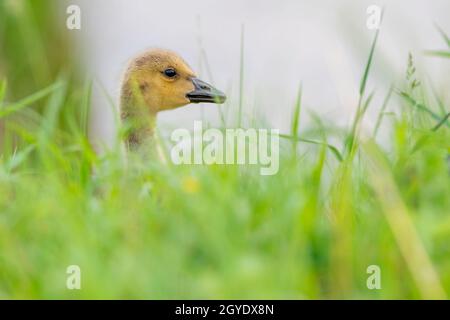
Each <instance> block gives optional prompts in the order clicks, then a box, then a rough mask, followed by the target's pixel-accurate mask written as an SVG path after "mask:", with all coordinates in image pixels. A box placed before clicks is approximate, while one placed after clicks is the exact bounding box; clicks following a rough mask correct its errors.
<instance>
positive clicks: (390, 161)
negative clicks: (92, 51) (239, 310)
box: [0, 1, 450, 299]
mask: <svg viewBox="0 0 450 320" xmlns="http://www.w3.org/2000/svg"><path fill="white" fill-rule="evenodd" d="M50 2H51V1H50ZM50 2H47V1H2V2H0V10H1V11H0V17H1V19H0V34H1V35H2V38H0V39H1V41H2V48H3V47H4V45H7V47H8V48H7V49H6V50H5V51H0V59H1V62H0V66H1V69H0V70H2V72H3V76H4V75H6V80H7V81H8V86H6V85H5V84H6V81H2V82H0V122H1V124H2V126H3V131H2V135H0V137H1V139H2V143H1V145H2V149H1V154H0V298H7V299H10V298H252V299H255V298H301V299H303V298H375V299H376V298H388V299H389V298H404V299H408V298H446V297H447V294H448V293H449V292H450V259H449V256H450V251H449V247H448V243H449V241H450V216H449V213H450V182H449V181H450V179H449V177H450V168H449V167H450V164H449V160H448V159H449V151H450V144H449V141H450V131H449V128H448V126H447V125H446V124H447V123H448V122H447V121H448V120H446V119H445V115H446V113H445V111H446V110H447V112H448V103H449V102H448V101H440V107H439V106H434V105H432V104H430V103H428V102H427V101H430V100H432V99H428V97H427V96H426V90H422V93H419V92H418V88H417V85H414V86H413V85H411V81H410V80H411V78H413V74H414V72H412V68H413V67H412V66H413V62H412V61H411V63H410V67H409V72H408V77H409V79H408V81H407V82H406V83H405V84H404V85H403V86H402V89H401V90H400V89H395V90H394V91H397V93H398V94H399V95H400V97H403V99H402V98H400V99H402V100H400V99H399V100H398V101H402V102H404V105H399V106H398V110H396V115H395V117H393V118H391V120H392V119H393V125H392V141H391V142H392V146H390V147H389V148H388V147H384V146H381V145H379V144H377V142H376V141H375V139H374V138H372V137H365V139H363V140H361V139H360V123H361V121H362V118H363V117H364V115H365V110H366V109H367V108H369V107H371V106H370V103H371V96H372V95H371V94H367V93H366V80H367V77H369V76H370V69H371V61H372V58H374V57H373V50H372V51H371V54H370V57H369V59H368V63H367V65H366V67H365V69H364V70H365V72H363V74H364V76H363V80H362V83H364V86H361V91H360V105H359V109H358V112H357V115H356V116H355V120H354V123H353V125H352V126H351V128H350V129H349V130H346V135H345V141H341V144H342V145H345V146H346V147H345V148H344V150H342V151H339V150H338V148H336V147H335V146H333V145H331V144H329V143H327V142H326V141H327V140H331V139H330V138H335V139H337V137H333V136H332V133H331V132H329V131H328V130H327V129H326V126H320V128H318V129H317V130H316V131H317V132H320V135H318V136H315V137H303V136H298V120H296V119H298V117H300V116H301V94H299V98H298V100H297V102H296V105H295V106H294V112H293V114H294V115H295V118H296V119H294V120H293V121H292V124H293V125H292V126H293V127H292V130H291V135H290V136H283V138H286V139H290V140H293V142H294V143H292V144H287V145H284V144H283V145H282V149H281V153H280V160H281V163H280V171H279V173H278V174H276V175H274V176H266V177H264V176H260V175H259V170H257V168H255V167H252V166H247V167H246V166H223V165H216V166H174V165H172V164H170V163H169V164H161V163H159V162H157V161H154V162H150V163H142V162H141V161H140V160H139V159H134V158H133V157H131V158H130V159H128V160H127V161H125V159H124V157H123V156H122V153H121V149H120V145H117V146H116V147H113V148H111V149H110V150H107V151H105V153H103V154H101V155H98V154H97V153H96V152H95V151H94V150H93V148H92V147H91V145H90V144H89V141H88V138H87V134H86V121H87V120H86V115H87V114H88V108H89V101H90V99H89V98H90V92H91V90H90V87H91V86H90V84H89V83H86V84H84V85H82V86H80V85H74V83H73V80H72V79H71V77H70V76H69V75H70V73H71V70H70V66H71V63H72V62H70V60H66V59H69V57H68V55H66V54H65V53H64V52H65V51H64V50H58V51H57V53H58V54H56V51H54V50H55V48H56V47H57V46H58V45H59V44H60V42H58V41H62V40H61V38H60V35H58V33H57V31H54V30H55V29H52V22H50V21H51V19H49V18H50V16H48V15H49V14H50V15H51V14H52V13H51V11H47V10H48V8H47V4H48V3H50ZM47 18H48V19H47ZM52 30H53V31H52ZM52 32H54V34H53V33H52ZM5 35H6V37H7V38H5ZM43 35H45V37H47V36H49V37H51V39H52V41H48V40H44V39H43ZM33 37H34V39H31V38H33ZM53 46H55V47H53ZM33 54H36V55H33ZM30 55H31V56H30ZM53 55H55V56H53ZM375 59H376V57H375ZM20 62H21V63H20ZM64 69H66V70H64ZM62 71H66V72H62ZM414 79H415V78H414ZM415 83H416V84H418V82H417V80H416V82H415ZM5 92H6V96H5V94H4V93H5ZM389 97H390V95H388V98H387V99H389ZM419 105H420V106H421V107H422V108H419V107H418V106H419ZM445 106H447V107H445ZM424 108H425V109H424ZM446 108H447V109H446ZM385 110H386V109H385V108H382V112H383V113H382V114H380V116H379V118H378V122H382V121H385V119H384V118H383V116H384V112H385ZM430 112H432V113H430ZM432 115H436V116H437V117H438V118H439V119H435V117H434V116H432ZM439 124H441V125H439ZM438 125H439V126H438ZM343 140H344V139H343ZM19 142H20V143H19ZM306 143H309V144H310V146H311V148H309V149H308V152H307V154H306V155H305V156H301V157H300V156H298V155H297V154H296V153H297V152H298V151H299V150H300V151H302V153H303V154H304V151H305V149H304V148H305V146H306ZM292 145H293V146H294V148H293V147H292ZM70 265H78V266H80V268H81V277H82V278H81V279H82V281H81V286H82V288H81V290H68V289H67V288H66V279H67V276H68V275H67V274H66V269H67V267H68V266H70ZM370 265H377V266H379V267H380V269H381V284H382V289H381V290H369V289H368V288H367V285H366V281H367V278H368V277H369V274H367V268H368V266H370Z"/></svg>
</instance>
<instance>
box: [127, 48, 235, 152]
mask: <svg viewBox="0 0 450 320" xmlns="http://www.w3.org/2000/svg"><path fill="white" fill-rule="evenodd" d="M225 100H226V96H225V94H224V93H222V92H221V91H219V90H217V89H216V88H214V87H213V86H211V85H210V84H208V83H206V82H204V81H202V80H200V79H198V78H197V76H196V74H195V73H194V71H192V69H191V68H190V67H189V65H188V64H187V63H186V62H185V61H184V60H183V59H182V58H181V57H180V56H179V55H178V54H176V53H175V52H172V51H169V50H164V49H151V50H148V51H146V52H144V53H142V54H141V55H139V56H137V57H136V58H134V59H132V60H131V62H130V63H129V65H128V68H127V71H126V72H125V75H124V78H123V81H122V86H121V93H120V116H121V119H122V122H123V124H124V125H125V128H126V134H125V144H126V147H127V149H128V150H145V151H144V152H147V151H148V150H149V149H154V146H153V145H154V144H155V141H154V135H155V127H156V117H157V114H158V112H161V111H165V110H170V109H175V108H178V107H181V106H185V105H187V104H189V103H201V102H205V103H216V104H221V103H224V102H225Z"/></svg>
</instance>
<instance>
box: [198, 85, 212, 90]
mask: <svg viewBox="0 0 450 320" xmlns="http://www.w3.org/2000/svg"><path fill="white" fill-rule="evenodd" d="M200 88H202V89H203V90H206V91H211V88H210V87H208V86H205V85H202V86H200Z"/></svg>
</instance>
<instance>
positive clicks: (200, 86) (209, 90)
mask: <svg viewBox="0 0 450 320" xmlns="http://www.w3.org/2000/svg"><path fill="white" fill-rule="evenodd" d="M192 83H193V84H194V87H195V89H194V91H191V92H189V93H188V94H187V95H186V97H187V98H188V99H189V100H190V101H191V102H192V103H200V102H210V103H224V102H225V100H226V99H227V97H226V96H225V94H224V93H223V92H221V91H219V90H217V89H216V88H214V87H213V86H212V85H210V84H208V83H206V82H204V81H202V80H200V79H197V78H192Z"/></svg>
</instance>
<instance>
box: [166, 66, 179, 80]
mask: <svg viewBox="0 0 450 320" xmlns="http://www.w3.org/2000/svg"><path fill="white" fill-rule="evenodd" d="M163 73H164V75H165V76H166V77H168V78H175V77H176V76H177V71H176V70H175V69H174V68H167V69H166V70H164V71H163Z"/></svg>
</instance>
